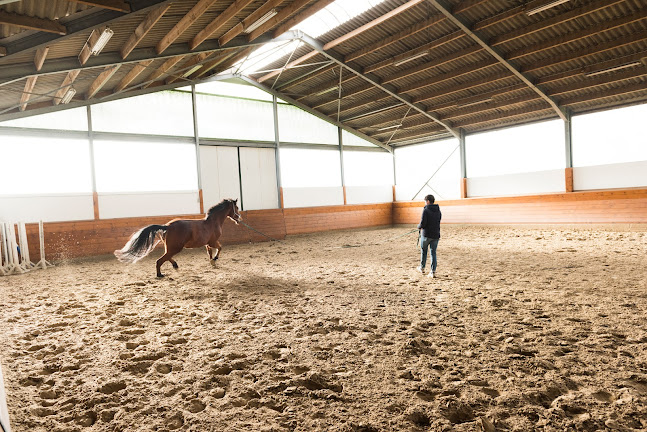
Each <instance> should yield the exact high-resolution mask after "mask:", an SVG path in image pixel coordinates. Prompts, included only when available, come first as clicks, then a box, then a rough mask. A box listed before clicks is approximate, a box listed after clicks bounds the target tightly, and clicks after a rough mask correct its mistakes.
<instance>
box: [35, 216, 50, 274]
mask: <svg viewBox="0 0 647 432" xmlns="http://www.w3.org/2000/svg"><path fill="white" fill-rule="evenodd" d="M38 238H39V240H40V261H38V262H37V263H36V267H41V268H43V269H46V268H47V267H54V264H52V263H50V262H49V261H47V260H46V259H45V229H44V228H43V221H39V222H38Z"/></svg>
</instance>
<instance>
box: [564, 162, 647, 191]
mask: <svg viewBox="0 0 647 432" xmlns="http://www.w3.org/2000/svg"><path fill="white" fill-rule="evenodd" d="M642 186H647V161H640V162H627V163H617V164H608V165H596V166H587V167H576V168H573V189H575V190H590V189H614V188H625V187H642Z"/></svg>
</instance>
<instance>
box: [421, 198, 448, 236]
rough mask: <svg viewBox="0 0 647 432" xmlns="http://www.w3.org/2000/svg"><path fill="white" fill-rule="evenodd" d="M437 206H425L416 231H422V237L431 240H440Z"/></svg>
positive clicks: (439, 214) (438, 208) (440, 214)
mask: <svg viewBox="0 0 647 432" xmlns="http://www.w3.org/2000/svg"><path fill="white" fill-rule="evenodd" d="M442 216H443V215H442V213H441V212H440V207H438V204H429V205H426V206H425V208H424V210H422V219H421V220H420V224H418V229H422V236H423V237H427V238H432V239H439V238H440V219H441V218H442Z"/></svg>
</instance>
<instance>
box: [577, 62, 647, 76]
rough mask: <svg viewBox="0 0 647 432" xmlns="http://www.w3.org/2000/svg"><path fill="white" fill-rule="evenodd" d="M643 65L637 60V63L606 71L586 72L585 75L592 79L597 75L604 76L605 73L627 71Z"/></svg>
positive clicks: (614, 67) (610, 68) (613, 67)
mask: <svg viewBox="0 0 647 432" xmlns="http://www.w3.org/2000/svg"><path fill="white" fill-rule="evenodd" d="M642 64H643V63H642V62H641V61H640V60H636V61H633V62H631V63H625V64H623V65H619V66H612V67H609V68H606V69H600V70H596V71H592V72H586V73H585V74H584V76H587V77H592V76H596V75H602V74H605V73H608V72H615V71H619V70H622V69H627V68H630V67H634V66H641V65H642Z"/></svg>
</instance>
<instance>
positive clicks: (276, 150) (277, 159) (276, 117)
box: [272, 95, 283, 209]
mask: <svg viewBox="0 0 647 432" xmlns="http://www.w3.org/2000/svg"><path fill="white" fill-rule="evenodd" d="M272 113H273V115H274V146H275V147H274V165H275V166H276V192H277V194H278V195H277V196H278V203H279V208H280V209H282V208H283V198H282V197H283V186H282V184H281V157H280V154H279V150H280V147H281V140H280V136H279V107H278V101H277V98H276V96H275V95H272Z"/></svg>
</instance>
